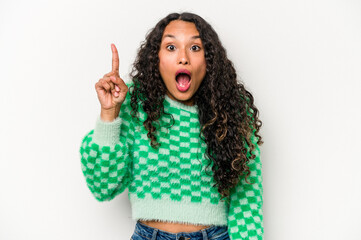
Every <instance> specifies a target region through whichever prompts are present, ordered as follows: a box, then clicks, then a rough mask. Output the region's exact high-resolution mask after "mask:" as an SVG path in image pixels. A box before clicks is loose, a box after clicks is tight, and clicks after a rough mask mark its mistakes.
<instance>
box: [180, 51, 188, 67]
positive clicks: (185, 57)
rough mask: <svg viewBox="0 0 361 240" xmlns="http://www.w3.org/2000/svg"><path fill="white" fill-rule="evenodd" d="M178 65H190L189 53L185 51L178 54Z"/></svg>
mask: <svg viewBox="0 0 361 240" xmlns="http://www.w3.org/2000/svg"><path fill="white" fill-rule="evenodd" d="M178 64H184V65H185V64H189V59H188V55H187V52H186V51H185V50H180V51H179V54H178Z"/></svg>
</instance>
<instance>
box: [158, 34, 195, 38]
mask: <svg viewBox="0 0 361 240" xmlns="http://www.w3.org/2000/svg"><path fill="white" fill-rule="evenodd" d="M166 37H170V38H176V37H175V36H174V35H172V34H166V35H164V37H163V38H166ZM197 38H201V37H200V36H199V35H197V36H193V37H191V39H197Z"/></svg>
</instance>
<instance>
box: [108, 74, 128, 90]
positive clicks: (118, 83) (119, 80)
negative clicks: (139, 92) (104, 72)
mask: <svg viewBox="0 0 361 240" xmlns="http://www.w3.org/2000/svg"><path fill="white" fill-rule="evenodd" d="M110 80H112V82H113V83H114V84H115V85H116V86H118V87H119V90H120V89H127V85H126V84H125V82H124V81H123V79H122V78H120V77H115V76H111V77H110Z"/></svg>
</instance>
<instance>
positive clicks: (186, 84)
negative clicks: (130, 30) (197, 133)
mask: <svg viewBox="0 0 361 240" xmlns="http://www.w3.org/2000/svg"><path fill="white" fill-rule="evenodd" d="M158 57H159V71H160V75H161V77H162V79H163V81H164V84H165V86H166V87H167V95H168V96H169V97H170V98H171V99H173V100H176V101H179V102H181V103H183V104H186V105H188V106H192V105H194V99H193V95H194V94H195V93H196V92H197V90H198V88H199V86H200V85H201V83H202V81H203V78H204V76H205V75H206V59H205V57H204V49H203V45H202V41H201V39H200V37H199V32H198V30H197V28H196V26H195V24H194V23H191V22H185V21H182V20H174V21H171V22H170V23H169V24H168V25H167V26H166V28H165V29H164V33H163V37H162V42H161V46H160V50H159V53H158Z"/></svg>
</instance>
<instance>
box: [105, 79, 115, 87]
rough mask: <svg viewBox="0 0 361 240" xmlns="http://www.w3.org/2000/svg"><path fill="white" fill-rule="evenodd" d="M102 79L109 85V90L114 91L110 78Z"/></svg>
mask: <svg viewBox="0 0 361 240" xmlns="http://www.w3.org/2000/svg"><path fill="white" fill-rule="evenodd" d="M103 79H104V80H105V81H106V82H107V83H108V84H109V85H110V89H111V90H114V89H115V84H114V83H113V82H112V80H111V77H105V78H103Z"/></svg>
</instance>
